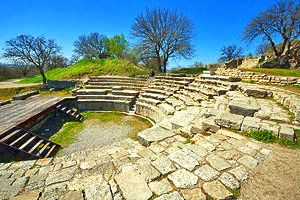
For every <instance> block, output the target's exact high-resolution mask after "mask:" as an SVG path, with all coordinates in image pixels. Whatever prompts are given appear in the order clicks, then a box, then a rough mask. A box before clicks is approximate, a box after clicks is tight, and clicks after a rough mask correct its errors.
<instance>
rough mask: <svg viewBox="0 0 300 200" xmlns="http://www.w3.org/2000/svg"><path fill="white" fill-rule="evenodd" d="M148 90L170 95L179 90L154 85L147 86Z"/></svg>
mask: <svg viewBox="0 0 300 200" xmlns="http://www.w3.org/2000/svg"><path fill="white" fill-rule="evenodd" d="M148 89H154V90H161V91H166V92H170V93H171V94H172V93H174V92H176V91H178V90H179V89H178V88H170V87H166V86H163V85H154V84H151V85H149V86H148Z"/></svg>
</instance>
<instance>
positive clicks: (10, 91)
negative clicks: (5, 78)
mask: <svg viewBox="0 0 300 200" xmlns="http://www.w3.org/2000/svg"><path fill="white" fill-rule="evenodd" d="M39 88H40V86H29V87H18V88H1V89H0V100H9V99H11V98H12V97H13V96H15V95H18V94H22V93H25V92H29V91H32V90H38V89H39Z"/></svg>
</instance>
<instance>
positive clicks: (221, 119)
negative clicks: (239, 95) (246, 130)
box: [215, 112, 244, 130]
mask: <svg viewBox="0 0 300 200" xmlns="http://www.w3.org/2000/svg"><path fill="white" fill-rule="evenodd" d="M243 119H244V117H243V116H241V115H236V114H231V113H229V112H223V113H221V114H219V115H217V116H216V118H215V123H216V124H218V125H219V126H221V127H225V128H232V129H236V130H240V128H241V125H242V122H243Z"/></svg>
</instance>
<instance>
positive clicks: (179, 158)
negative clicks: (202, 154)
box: [168, 149, 199, 171]
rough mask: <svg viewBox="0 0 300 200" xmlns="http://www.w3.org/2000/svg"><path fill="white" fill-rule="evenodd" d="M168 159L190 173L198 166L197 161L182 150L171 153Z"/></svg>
mask: <svg viewBox="0 0 300 200" xmlns="http://www.w3.org/2000/svg"><path fill="white" fill-rule="evenodd" d="M168 158H169V159H170V160H172V161H174V162H176V163H177V164H178V165H180V166H181V167H183V168H186V169H188V170H190V171H192V170H193V169H194V168H195V167H196V166H197V165H199V163H198V161H197V160H196V159H195V158H193V157H191V156H190V155H188V154H187V153H186V152H185V151H183V150H182V149H180V150H177V151H175V152H173V153H171V154H170V155H169V156H168Z"/></svg>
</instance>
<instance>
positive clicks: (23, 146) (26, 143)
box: [19, 136, 36, 150]
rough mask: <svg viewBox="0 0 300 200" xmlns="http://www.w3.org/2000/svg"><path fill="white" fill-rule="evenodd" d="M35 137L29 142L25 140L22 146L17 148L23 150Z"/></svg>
mask: <svg viewBox="0 0 300 200" xmlns="http://www.w3.org/2000/svg"><path fill="white" fill-rule="evenodd" d="M35 138H36V136H33V137H31V138H30V139H29V140H27V141H26V142H25V143H24V144H23V145H22V146H20V147H19V149H20V150H22V149H24V148H25V147H26V146H27V145H28V144H30V142H32V140H34V139H35Z"/></svg>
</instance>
